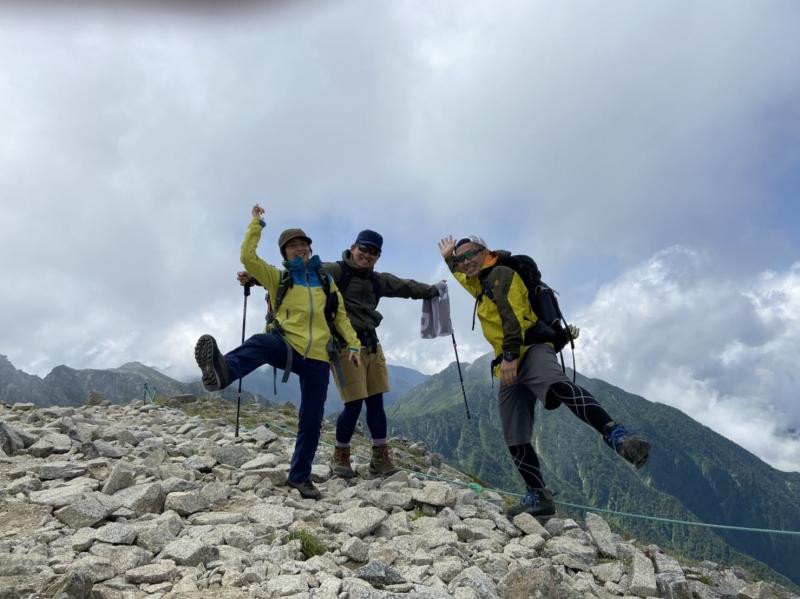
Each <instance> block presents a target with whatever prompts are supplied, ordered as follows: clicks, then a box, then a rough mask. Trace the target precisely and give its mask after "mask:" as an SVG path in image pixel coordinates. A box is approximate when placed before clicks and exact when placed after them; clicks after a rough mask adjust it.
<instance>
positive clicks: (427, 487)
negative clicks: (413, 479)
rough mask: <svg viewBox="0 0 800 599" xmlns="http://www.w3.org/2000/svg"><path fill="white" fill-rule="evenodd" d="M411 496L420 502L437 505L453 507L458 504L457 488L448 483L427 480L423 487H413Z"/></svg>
mask: <svg viewBox="0 0 800 599" xmlns="http://www.w3.org/2000/svg"><path fill="white" fill-rule="evenodd" d="M411 496H412V497H413V498H414V500H415V501H417V502H419V503H425V504H428V505H433V506H436V507H450V508H452V507H454V506H455V505H456V493H455V490H454V489H453V487H452V486H451V485H449V484H447V483H441V482H426V483H424V485H423V487H422V488H421V489H412V490H411Z"/></svg>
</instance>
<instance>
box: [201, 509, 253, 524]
mask: <svg viewBox="0 0 800 599" xmlns="http://www.w3.org/2000/svg"><path fill="white" fill-rule="evenodd" d="M188 520H189V522H191V523H192V524H197V525H211V526H216V525H219V524H239V523H241V522H246V521H247V516H246V515H245V514H240V513H238V512H204V513H202V514H192V515H191V516H189V518H188Z"/></svg>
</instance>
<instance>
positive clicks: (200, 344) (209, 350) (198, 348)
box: [194, 335, 230, 391]
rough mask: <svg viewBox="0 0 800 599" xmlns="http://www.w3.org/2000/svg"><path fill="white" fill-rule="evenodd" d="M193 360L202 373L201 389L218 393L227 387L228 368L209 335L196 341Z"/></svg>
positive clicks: (228, 381)
mask: <svg viewBox="0 0 800 599" xmlns="http://www.w3.org/2000/svg"><path fill="white" fill-rule="evenodd" d="M194 359H195V361H196V362H197V365H198V366H199V367H200V370H202V371H203V387H205V388H206V390H207V391H219V390H220V389H224V388H225V387H227V386H228V383H230V380H229V378H228V376H229V375H228V366H227V365H226V364H225V358H223V357H222V353H221V352H220V351H219V348H218V347H217V342H216V341H215V340H214V338H213V337H212V336H211V335H203V336H201V337H200V339H198V340H197V344H196V345H195V346H194Z"/></svg>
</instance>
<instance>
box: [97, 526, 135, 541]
mask: <svg viewBox="0 0 800 599" xmlns="http://www.w3.org/2000/svg"><path fill="white" fill-rule="evenodd" d="M95 538H96V539H97V540H98V541H101V542H103V543H109V544H110V545H132V544H133V542H134V541H135V540H136V529H135V528H133V527H132V526H128V525H127V524H125V523H123V522H110V523H108V524H106V525H104V526H101V527H100V528H98V529H97V532H96V536H95Z"/></svg>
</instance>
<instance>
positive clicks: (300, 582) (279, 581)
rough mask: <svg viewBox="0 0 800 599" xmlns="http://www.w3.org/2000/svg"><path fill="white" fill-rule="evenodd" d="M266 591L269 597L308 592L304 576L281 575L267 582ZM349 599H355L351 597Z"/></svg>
mask: <svg viewBox="0 0 800 599" xmlns="http://www.w3.org/2000/svg"><path fill="white" fill-rule="evenodd" d="M266 587H267V591H268V592H269V593H271V594H270V595H269V596H270V597H286V596H295V595H300V594H301V593H307V592H308V582H307V580H306V576H305V575H299V576H298V575H291V574H281V575H279V576H275V577H274V578H270V579H269V580H268V581H267V585H266ZM351 599H355V598H354V597H351Z"/></svg>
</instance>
